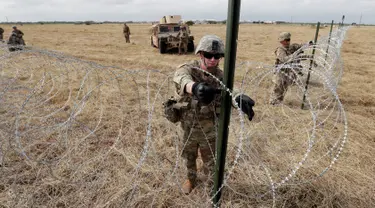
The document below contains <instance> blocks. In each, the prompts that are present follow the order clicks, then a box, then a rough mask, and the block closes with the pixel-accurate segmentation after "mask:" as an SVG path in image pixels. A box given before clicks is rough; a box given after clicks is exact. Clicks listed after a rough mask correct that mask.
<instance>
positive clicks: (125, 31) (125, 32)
mask: <svg viewBox="0 0 375 208" xmlns="http://www.w3.org/2000/svg"><path fill="white" fill-rule="evenodd" d="M123 33H124V36H125V40H126V42H127V43H130V28H129V26H127V25H126V23H124V29H123Z"/></svg>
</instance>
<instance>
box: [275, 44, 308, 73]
mask: <svg viewBox="0 0 375 208" xmlns="http://www.w3.org/2000/svg"><path fill="white" fill-rule="evenodd" d="M302 46H303V44H297V43H293V44H291V45H290V46H289V47H284V46H279V47H277V48H276V50H275V55H276V61H275V66H276V67H278V65H280V64H284V65H285V67H283V68H282V69H288V68H289V69H290V68H294V67H293V66H296V67H297V68H301V66H300V61H301V58H302V56H300V53H303V51H301V52H300V53H298V54H295V52H296V51H297V50H299V49H300V48H301V47H302Z"/></svg>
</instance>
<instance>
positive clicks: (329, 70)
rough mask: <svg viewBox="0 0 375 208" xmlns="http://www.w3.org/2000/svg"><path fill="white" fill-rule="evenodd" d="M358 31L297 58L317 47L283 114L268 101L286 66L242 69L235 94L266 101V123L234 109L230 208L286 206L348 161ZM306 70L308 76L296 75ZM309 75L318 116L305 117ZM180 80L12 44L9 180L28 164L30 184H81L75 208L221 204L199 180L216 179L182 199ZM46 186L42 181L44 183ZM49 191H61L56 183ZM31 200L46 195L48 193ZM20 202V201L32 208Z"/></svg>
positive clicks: (1, 135) (261, 113)
mask: <svg viewBox="0 0 375 208" xmlns="http://www.w3.org/2000/svg"><path fill="white" fill-rule="evenodd" d="M347 29H348V27H340V28H338V29H337V30H336V31H334V32H333V33H332V34H331V36H330V37H322V38H320V40H319V41H318V42H317V43H315V45H313V46H304V47H302V48H301V49H300V50H299V51H297V52H296V53H295V54H299V53H300V52H303V53H304V54H308V53H309V52H310V51H311V50H312V49H314V48H315V50H316V54H315V56H314V59H313V61H314V62H315V64H314V65H313V67H310V65H309V63H308V62H309V61H311V60H312V59H311V58H310V59H307V60H306V59H305V58H304V59H300V60H298V58H297V59H295V60H297V61H298V64H297V65H293V67H292V72H293V73H292V74H287V76H293V77H290V78H291V79H292V78H293V79H295V82H294V84H293V86H291V87H290V89H289V90H288V92H287V94H286V96H285V100H284V103H283V104H281V105H278V106H271V105H269V97H270V89H272V77H273V76H274V73H285V72H283V71H281V68H282V67H279V68H276V69H275V67H274V66H268V65H265V64H262V63H255V62H243V63H239V64H237V67H236V74H240V75H242V78H241V80H239V81H238V80H237V81H236V83H235V86H236V87H237V88H238V89H240V91H241V92H243V93H245V94H248V95H249V96H250V97H252V98H253V99H254V100H255V101H256V106H255V107H254V109H255V113H256V117H255V118H254V120H253V121H252V122H249V121H247V120H246V118H245V117H243V114H242V112H241V110H240V109H239V108H238V106H235V109H236V110H237V111H234V112H233V114H232V118H231V124H230V126H229V128H230V135H229V144H228V154H227V155H228V162H227V164H226V166H227V167H226V170H227V172H226V174H225V179H224V183H223V185H222V187H221V188H220V190H221V189H223V188H227V191H228V193H225V194H224V196H223V197H222V200H223V203H225V201H230V199H231V198H232V197H238V196H240V197H242V198H244V199H246V200H252V201H254V203H255V204H256V205H270V206H273V207H275V206H276V204H277V197H278V195H280V194H281V193H279V192H278V191H279V190H281V189H284V188H287V187H288V186H290V185H298V184H303V183H307V182H310V181H313V180H316V179H318V178H319V177H322V176H323V175H324V174H325V173H326V172H327V171H328V170H329V169H330V168H331V167H332V166H333V165H334V163H335V162H336V161H337V159H338V158H339V156H340V154H341V152H342V150H343V147H344V145H345V143H346V140H347V128H348V127H347V120H346V115H345V111H344V109H343V106H342V104H341V102H340V100H339V97H338V94H337V92H336V89H337V86H338V84H339V81H340V79H341V76H342V73H343V71H342V70H343V64H342V60H341V58H340V49H341V46H342V43H343V40H344V38H345V33H346V31H347ZM284 67H285V66H284ZM196 70H201V69H199V68H197V69H196ZM298 72H302V74H303V76H296V77H295V74H298ZM308 73H311V85H310V86H309V89H308V91H307V94H306V103H307V105H306V106H308V109H307V110H306V109H305V110H301V109H299V106H300V103H301V102H302V97H303V94H304V93H305V91H304V87H305V83H306V75H307V74H308ZM172 76H173V73H170V72H165V71H161V70H141V69H140V70H130V69H122V68H119V67H113V66H103V65H100V64H97V63H94V62H89V61H83V60H80V59H77V58H74V57H70V56H67V55H65V54H61V53H58V52H53V51H47V50H41V49H35V48H33V49H26V48H22V50H19V51H15V52H11V53H10V52H8V48H7V46H6V45H1V50H0V118H1V119H0V120H1V122H0V142H1V144H0V164H1V165H2V169H3V172H4V174H3V176H2V179H1V180H2V182H4V184H7V183H9V181H12V180H13V181H14V180H15V181H17V180H22V177H23V175H22V174H21V173H18V174H16V176H18V179H17V178H14V177H15V174H14V172H17V170H19V169H18V168H17V167H16V166H15V165H12V164H18V165H20V167H21V168H24V167H29V169H30V168H31V170H30V173H31V174H33V172H32V171H33V170H34V171H36V172H39V173H40V174H41V175H43V177H44V178H47V179H49V180H50V181H53V182H54V183H53V184H60V186H63V187H65V186H71V188H70V190H73V192H74V191H76V192H77V193H80V194H79V195H78V196H77V195H76V194H77V193H76V194H73V195H74V197H77V198H76V199H75V200H68V199H69V197H72V196H70V195H69V194H66V195H65V196H64V195H63V194H60V195H62V196H61V198H64V197H65V198H66V200H67V201H69V203H70V204H68V205H69V206H72V207H73V206H74V207H76V206H82V205H83V204H85V205H89V204H90V202H87V199H91V200H92V201H94V202H95V203H96V206H98V207H105V206H142V205H143V206H148V205H150V204H151V205H156V204H165V203H167V204H168V203H169V204H171V206H179V205H182V204H179V203H184V202H190V203H191V204H193V205H195V206H197V207H206V206H211V199H212V195H211V191H212V181H211V179H210V177H208V176H205V175H204V174H202V173H200V172H198V177H199V178H206V181H204V180H203V179H202V183H201V185H198V187H196V188H195V189H194V193H192V194H191V195H188V196H181V194H179V193H181V191H180V189H181V187H180V185H181V184H182V182H183V180H184V179H185V176H186V169H185V166H184V160H183V159H182V157H181V153H182V151H183V148H184V146H183V145H182V146H181V141H180V140H181V134H182V130H181V129H180V128H178V127H177V126H175V124H171V123H169V122H168V121H167V120H166V119H165V118H164V117H163V115H162V114H163V109H162V105H161V103H162V102H164V101H165V100H166V99H167V98H168V97H169V96H170V95H173V94H174V84H173V83H172V81H171V79H172ZM217 81H218V82H220V80H217ZM220 83H221V86H222V87H223V88H224V89H226V90H227V91H228V92H231V91H230V90H229V89H227V88H226V87H225V86H224V84H223V83H222V82H220ZM216 120H217V119H216ZM201 164H202V162H201V161H200V162H198V165H201ZM4 167H6V169H5V168H4ZM19 178H21V179H19ZM244 179H246V180H244ZM21 182H22V181H21ZM21 182H20V184H22V183H21ZM40 183H41V181H38V180H37V179H34V184H40ZM61 184H64V185H61ZM20 187H22V186H20ZM41 187H44V188H45V187H49V188H51V187H52V188H54V189H56V190H58V186H57V185H51V184H50V183H46V184H43V183H42V184H41ZM244 187H245V188H244ZM66 188H67V187H66ZM93 190H97V191H101V192H102V193H101V194H102V195H98V193H95V191H93ZM27 191H29V192H31V193H28V194H29V195H38V194H39V193H38V192H40V191H41V190H40V189H28V190H27ZM60 192H64V190H60ZM92 192H94V193H92ZM42 193H44V192H43V191H42ZM17 194H18V195H22V194H23V192H16V195H17ZM90 194H93V195H90ZM46 195H48V194H46ZM197 196H199V197H198V198H197ZM21 198H22V197H21ZM21 198H20V199H18V201H17V199H13V200H15V201H13V202H12V203H16V204H18V205H25V203H27V202H24V201H22V199H21ZM176 198H180V199H181V202H179V201H176V200H175V199H176ZM260 199H262V200H260ZM259 201H260V202H259ZM46 203H49V205H52V204H53V203H55V202H53V201H49V202H46ZM56 203H57V202H56ZM91 203H92V202H91ZM29 205H30V204H29Z"/></svg>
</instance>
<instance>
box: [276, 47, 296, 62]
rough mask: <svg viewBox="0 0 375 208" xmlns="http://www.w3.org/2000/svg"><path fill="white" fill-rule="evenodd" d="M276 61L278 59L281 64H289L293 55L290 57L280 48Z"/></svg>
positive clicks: (277, 51)
mask: <svg viewBox="0 0 375 208" xmlns="http://www.w3.org/2000/svg"><path fill="white" fill-rule="evenodd" d="M276 59H278V60H279V61H280V63H287V62H290V61H291V60H292V59H293V55H289V56H288V55H286V52H285V51H284V50H283V49H280V48H278V49H277V50H276Z"/></svg>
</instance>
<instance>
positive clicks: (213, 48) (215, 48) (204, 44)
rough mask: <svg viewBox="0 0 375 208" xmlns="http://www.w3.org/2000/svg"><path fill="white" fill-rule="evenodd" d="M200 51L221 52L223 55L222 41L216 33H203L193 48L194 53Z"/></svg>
mask: <svg viewBox="0 0 375 208" xmlns="http://www.w3.org/2000/svg"><path fill="white" fill-rule="evenodd" d="M201 51H204V52H209V53H216V54H221V55H222V56H223V57H224V53H225V52H224V43H223V41H222V40H221V39H220V38H219V37H218V36H216V35H205V36H203V37H202V38H201V40H200V41H199V43H198V46H197V48H196V49H195V54H198V53H199V52H201Z"/></svg>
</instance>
